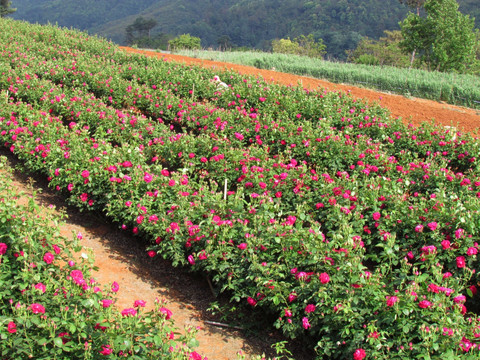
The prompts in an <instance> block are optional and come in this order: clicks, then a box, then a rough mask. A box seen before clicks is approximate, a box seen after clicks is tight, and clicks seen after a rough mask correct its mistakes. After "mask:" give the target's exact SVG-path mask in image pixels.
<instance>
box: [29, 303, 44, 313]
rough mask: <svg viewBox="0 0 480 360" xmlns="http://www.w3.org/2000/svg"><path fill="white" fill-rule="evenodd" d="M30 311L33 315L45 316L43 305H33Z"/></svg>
mask: <svg viewBox="0 0 480 360" xmlns="http://www.w3.org/2000/svg"><path fill="white" fill-rule="evenodd" d="M30 310H32V312H33V313H34V314H45V308H44V307H43V305H41V304H38V303H33V304H32V305H30Z"/></svg>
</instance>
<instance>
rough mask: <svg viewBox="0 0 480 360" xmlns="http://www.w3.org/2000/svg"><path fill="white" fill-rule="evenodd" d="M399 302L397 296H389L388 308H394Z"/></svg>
mask: <svg viewBox="0 0 480 360" xmlns="http://www.w3.org/2000/svg"><path fill="white" fill-rule="evenodd" d="M397 301H398V297H396V296H387V306H390V307H392V306H393V305H395V303H396V302H397Z"/></svg>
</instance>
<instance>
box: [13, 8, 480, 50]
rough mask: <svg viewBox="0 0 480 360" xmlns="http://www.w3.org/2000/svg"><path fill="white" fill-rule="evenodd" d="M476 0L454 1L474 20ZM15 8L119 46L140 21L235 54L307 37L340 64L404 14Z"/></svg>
mask: <svg viewBox="0 0 480 360" xmlns="http://www.w3.org/2000/svg"><path fill="white" fill-rule="evenodd" d="M476 2H477V0H461V1H459V4H460V10H461V11H463V12H464V13H468V14H471V15H472V16H475V17H476V19H477V22H476V24H477V27H478V26H479V20H480V14H479V12H480V10H479V9H478V6H477V5H478V4H476ZM115 3H116V5H115V6H112V5H111V2H109V1H106V0H96V1H95V0H85V1H74V0H65V1H59V0H38V1H35V2H32V1H28V0H16V1H13V2H12V5H13V7H16V8H17V12H16V13H15V14H13V17H14V18H15V19H21V20H26V21H29V22H33V23H35V22H38V23H40V24H46V23H48V22H50V23H54V24H55V23H57V24H58V25H60V26H65V27H74V28H78V29H81V30H86V31H88V32H89V33H91V34H99V35H101V36H103V37H106V38H108V39H111V40H113V41H114V42H116V43H119V44H122V43H124V39H125V28H126V26H128V25H129V24H131V23H133V21H134V20H135V19H136V18H137V17H138V16H143V17H146V18H154V19H155V20H156V21H157V22H158V26H157V27H156V28H155V29H154V30H153V34H155V33H157V34H158V33H165V34H172V35H179V34H184V33H190V34H191V35H193V36H198V37H200V38H201V39H202V46H204V47H217V46H218V39H219V38H220V37H222V36H228V37H229V38H230V42H231V44H232V45H233V46H246V47H252V48H258V49H264V50H265V49H268V47H269V45H270V42H271V40H272V39H275V38H286V37H290V38H294V37H296V36H299V35H301V34H310V33H313V34H314V35H315V36H316V38H322V39H323V40H324V43H325V44H326V45H327V52H328V56H329V57H334V58H344V56H345V50H346V49H352V48H354V47H355V46H356V44H357V43H358V41H359V40H360V38H361V37H362V36H368V37H371V38H378V37H380V36H381V35H382V34H383V31H384V30H393V29H398V22H399V21H401V20H402V19H403V18H404V17H405V15H406V14H407V13H408V11H409V10H408V8H407V7H406V6H404V5H402V4H400V3H399V1H398V0H312V1H307V0H301V1H294V0H240V1H234V0H225V1H220V0H178V1H175V2H172V1H167V0H159V1H155V0H140V1H136V2H135V3H133V2H131V1H127V0H118V1H116V2H115Z"/></svg>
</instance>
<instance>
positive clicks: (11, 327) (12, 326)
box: [7, 321, 17, 334]
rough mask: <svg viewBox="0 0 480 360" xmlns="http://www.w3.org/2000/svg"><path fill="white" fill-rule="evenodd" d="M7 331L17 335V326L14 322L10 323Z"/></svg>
mask: <svg viewBox="0 0 480 360" xmlns="http://www.w3.org/2000/svg"><path fill="white" fill-rule="evenodd" d="M7 331H8V332H9V333H10V334H15V333H16V332H17V324H15V323H14V322H13V321H10V322H9V323H8V325H7Z"/></svg>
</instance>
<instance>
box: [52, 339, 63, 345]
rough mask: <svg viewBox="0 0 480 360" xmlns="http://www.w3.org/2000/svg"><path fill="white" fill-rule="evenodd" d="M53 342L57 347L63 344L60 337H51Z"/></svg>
mask: <svg viewBox="0 0 480 360" xmlns="http://www.w3.org/2000/svg"><path fill="white" fill-rule="evenodd" d="M53 343H54V344H55V346H58V347H62V346H63V341H62V338H60V337H56V338H55V339H53Z"/></svg>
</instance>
